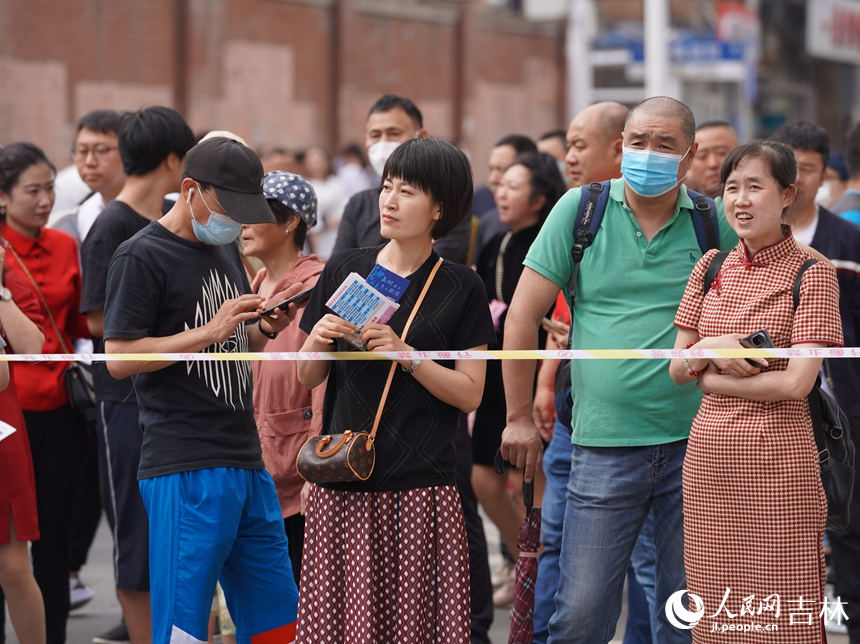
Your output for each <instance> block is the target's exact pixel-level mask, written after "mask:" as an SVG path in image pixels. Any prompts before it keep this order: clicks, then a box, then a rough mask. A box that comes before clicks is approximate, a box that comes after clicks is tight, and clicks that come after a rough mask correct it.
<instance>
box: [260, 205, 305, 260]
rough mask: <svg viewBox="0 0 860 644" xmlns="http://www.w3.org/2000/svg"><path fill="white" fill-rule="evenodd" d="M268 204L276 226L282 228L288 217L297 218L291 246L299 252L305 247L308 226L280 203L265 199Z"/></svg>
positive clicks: (293, 211)
mask: <svg viewBox="0 0 860 644" xmlns="http://www.w3.org/2000/svg"><path fill="white" fill-rule="evenodd" d="M266 201H267V202H268V203H269V208H270V209H271V211H272V214H273V215H274V216H275V223H276V224H277V225H278V226H283V225H284V224H286V223H287V222H288V221H289V220H290V217H293V216H295V217H298V219H299V223H298V225H297V226H296V229H295V230H294V231H293V245H294V246H295V247H296V249H298V250H301V249H302V248H304V247H305V239H307V236H308V225H307V224H306V223H305V220H304V219H302V217H301V215H300V214H299V213H297V212H296V211H295V210H292V209H290V208H287V207H286V206H285V205H284V204H283V203H282V202H280V201H278V200H277V199H266Z"/></svg>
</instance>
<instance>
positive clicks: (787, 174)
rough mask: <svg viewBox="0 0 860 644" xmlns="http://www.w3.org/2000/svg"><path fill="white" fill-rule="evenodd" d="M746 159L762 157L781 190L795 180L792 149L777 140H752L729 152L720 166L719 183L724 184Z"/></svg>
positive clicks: (795, 167) (795, 170)
mask: <svg viewBox="0 0 860 644" xmlns="http://www.w3.org/2000/svg"><path fill="white" fill-rule="evenodd" d="M747 159H762V160H763V161H764V163H765V165H766V166H767V170H768V172H769V173H770V176H771V177H773V179H774V181H776V183H777V185H778V186H779V187H780V189H781V190H785V189H786V188H788V187H789V186H792V185H794V184H795V182H796V181H797V161H796V160H795V158H794V151H793V150H792V149H791V148H790V147H788V146H787V145H785V144H784V143H780V142H779V141H773V140H770V139H768V140H766V141H753V142H751V143H745V144H744V145H740V146H738V147H736V148H735V149H734V150H732V151H731V152H729V156H727V157H726V158H725V160H724V161H723V165H722V167H721V168H720V183H722V184H723V185H724V186H725V185H726V181H728V179H729V175H730V174H731V173H732V172H734V171H735V170H736V169H737V167H738V166H739V165H740V164H741V163H743V162H744V161H746V160H747Z"/></svg>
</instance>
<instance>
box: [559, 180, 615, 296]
mask: <svg viewBox="0 0 860 644" xmlns="http://www.w3.org/2000/svg"><path fill="white" fill-rule="evenodd" d="M580 191H581V192H580V196H579V208H578V209H577V211H576V219H575V220H574V224H573V247H572V248H571V249H570V254H571V257H573V272H572V273H571V276H570V284H569V285H568V291H569V293H570V304H571V307H572V306H573V301H574V298H575V297H576V278H577V275H578V274H579V263H580V262H581V261H582V253H583V252H584V251H585V249H586V248H588V247H589V246H591V242H593V241H594V236H595V235H596V234H597V230H598V229H599V228H600V222H601V221H603V213H605V212H606V204H607V202H608V201H609V182H608V181H603V182H601V183H591V184H589V185H587V186H582V188H580Z"/></svg>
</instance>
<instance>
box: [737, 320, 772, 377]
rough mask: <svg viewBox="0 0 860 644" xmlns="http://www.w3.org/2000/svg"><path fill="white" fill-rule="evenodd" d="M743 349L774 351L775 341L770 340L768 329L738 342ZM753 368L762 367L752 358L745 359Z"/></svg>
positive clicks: (751, 334)
mask: <svg viewBox="0 0 860 644" xmlns="http://www.w3.org/2000/svg"><path fill="white" fill-rule="evenodd" d="M738 342H740V344H741V346H742V347H746V348H747V349H773V348H774V346H773V341H772V340H771V339H770V334H769V333H768V332H767V329H760V330H758V331H756V332H755V333H750V334H749V335H748V336H747V337H745V338H741V339H740V340H738ZM744 360H746V361H747V362H748V363H750V364H751V365H752V366H753V367H759V368H761V367H762V365H761V364H760V363H758V362H756V361H755V360H753V359H752V358H744Z"/></svg>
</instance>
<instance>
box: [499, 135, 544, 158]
mask: <svg viewBox="0 0 860 644" xmlns="http://www.w3.org/2000/svg"><path fill="white" fill-rule="evenodd" d="M502 145H509V146H511V147H512V148H513V149H514V150H516V152H517V156H519V155H521V154H536V153H537V151H538V149H537V146H536V145H535V142H534V141H532V140H531V139H530V138H529V137H527V136H523V135H522V134H508V135H507V136H503V137H502V138H501V139H499V140H498V141H496V144H495V145H494V146H493V147H494V148H498V147H500V146H502Z"/></svg>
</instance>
